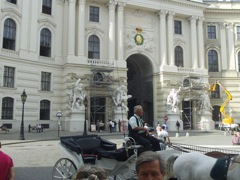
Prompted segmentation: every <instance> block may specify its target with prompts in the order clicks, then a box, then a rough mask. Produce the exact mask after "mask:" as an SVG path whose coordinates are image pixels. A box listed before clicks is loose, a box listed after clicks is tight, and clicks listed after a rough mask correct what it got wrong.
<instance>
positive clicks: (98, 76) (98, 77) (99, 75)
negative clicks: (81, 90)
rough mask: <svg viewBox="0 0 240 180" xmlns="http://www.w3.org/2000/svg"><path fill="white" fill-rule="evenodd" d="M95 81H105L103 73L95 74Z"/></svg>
mask: <svg viewBox="0 0 240 180" xmlns="http://www.w3.org/2000/svg"><path fill="white" fill-rule="evenodd" d="M93 81H97V82H98V81H103V75H102V74H101V73H99V72H98V73H96V74H94V76H93Z"/></svg>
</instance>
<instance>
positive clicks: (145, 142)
mask: <svg viewBox="0 0 240 180" xmlns="http://www.w3.org/2000/svg"><path fill="white" fill-rule="evenodd" d="M142 115H143V108H142V106H141V105H137V106H135V107H134V115H133V116H132V117H130V119H129V121H128V132H129V137H132V138H133V139H134V140H135V141H136V142H138V143H139V144H140V145H142V146H143V148H144V150H145V151H146V150H154V151H159V150H160V145H159V140H158V139H157V138H155V137H154V136H152V135H150V134H149V131H148V129H147V128H144V126H143V120H142V119H141V118H140V117H141V116H142ZM151 145H152V146H151ZM152 148H153V149H152Z"/></svg>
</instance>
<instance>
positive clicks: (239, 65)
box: [238, 51, 240, 72]
mask: <svg viewBox="0 0 240 180" xmlns="http://www.w3.org/2000/svg"><path fill="white" fill-rule="evenodd" d="M238 72H240V51H238Z"/></svg>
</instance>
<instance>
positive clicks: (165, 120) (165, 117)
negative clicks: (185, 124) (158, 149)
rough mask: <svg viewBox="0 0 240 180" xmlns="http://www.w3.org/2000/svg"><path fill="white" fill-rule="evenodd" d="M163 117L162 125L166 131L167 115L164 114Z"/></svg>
mask: <svg viewBox="0 0 240 180" xmlns="http://www.w3.org/2000/svg"><path fill="white" fill-rule="evenodd" d="M163 119H164V123H163V125H162V126H165V131H167V132H168V126H167V121H168V117H167V116H166V115H165V116H164V118H163Z"/></svg>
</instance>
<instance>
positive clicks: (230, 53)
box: [227, 23, 236, 70]
mask: <svg viewBox="0 0 240 180" xmlns="http://www.w3.org/2000/svg"><path fill="white" fill-rule="evenodd" d="M233 32H234V31H233V24H232V23H228V25H227V35H228V63H229V66H228V68H229V70H236V69H235V67H236V64H235V56H234V37H233Z"/></svg>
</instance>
